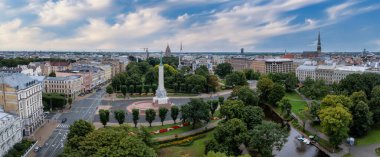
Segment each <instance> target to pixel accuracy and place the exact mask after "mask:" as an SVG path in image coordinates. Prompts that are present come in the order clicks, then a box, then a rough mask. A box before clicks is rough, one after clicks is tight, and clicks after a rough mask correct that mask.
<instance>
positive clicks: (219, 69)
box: [215, 63, 233, 78]
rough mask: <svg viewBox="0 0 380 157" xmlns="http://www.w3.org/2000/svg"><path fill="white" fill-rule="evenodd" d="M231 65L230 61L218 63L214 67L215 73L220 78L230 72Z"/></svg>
mask: <svg viewBox="0 0 380 157" xmlns="http://www.w3.org/2000/svg"><path fill="white" fill-rule="evenodd" d="M232 70H233V67H232V65H231V64H230V63H220V64H218V65H217V66H216V68H215V74H217V75H218V76H219V77H220V78H224V77H226V76H227V75H228V74H231V73H232Z"/></svg>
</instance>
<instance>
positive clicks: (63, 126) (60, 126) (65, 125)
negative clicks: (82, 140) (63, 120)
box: [57, 124, 70, 128]
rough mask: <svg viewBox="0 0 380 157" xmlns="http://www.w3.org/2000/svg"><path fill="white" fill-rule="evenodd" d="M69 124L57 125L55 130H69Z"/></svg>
mask: <svg viewBox="0 0 380 157" xmlns="http://www.w3.org/2000/svg"><path fill="white" fill-rule="evenodd" d="M69 127H70V125H69V124H58V126H57V128H69Z"/></svg>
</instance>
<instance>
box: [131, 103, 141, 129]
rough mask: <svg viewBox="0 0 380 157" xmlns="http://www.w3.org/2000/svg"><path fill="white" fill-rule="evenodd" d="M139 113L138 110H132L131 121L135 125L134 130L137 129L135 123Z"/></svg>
mask: <svg viewBox="0 0 380 157" xmlns="http://www.w3.org/2000/svg"><path fill="white" fill-rule="evenodd" d="M139 116H140V111H139V109H136V108H134V109H132V119H133V123H134V124H135V128H136V127H137V122H138V121H139Z"/></svg>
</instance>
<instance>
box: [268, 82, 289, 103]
mask: <svg viewBox="0 0 380 157" xmlns="http://www.w3.org/2000/svg"><path fill="white" fill-rule="evenodd" d="M284 96H285V88H284V86H282V85H280V84H278V83H275V84H274V85H273V88H272V89H271V90H270V92H269V95H268V102H269V103H271V104H276V102H277V101H280V100H281V99H282V98H283V97H284Z"/></svg>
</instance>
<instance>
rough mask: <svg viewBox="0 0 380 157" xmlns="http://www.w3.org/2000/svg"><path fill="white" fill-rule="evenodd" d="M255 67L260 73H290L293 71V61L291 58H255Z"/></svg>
mask: <svg viewBox="0 0 380 157" xmlns="http://www.w3.org/2000/svg"><path fill="white" fill-rule="evenodd" d="M253 69H254V70H255V71H258V72H260V73H264V74H266V73H288V72H293V71H294V67H293V61H292V60H290V59H265V60H254V61H253Z"/></svg>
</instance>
